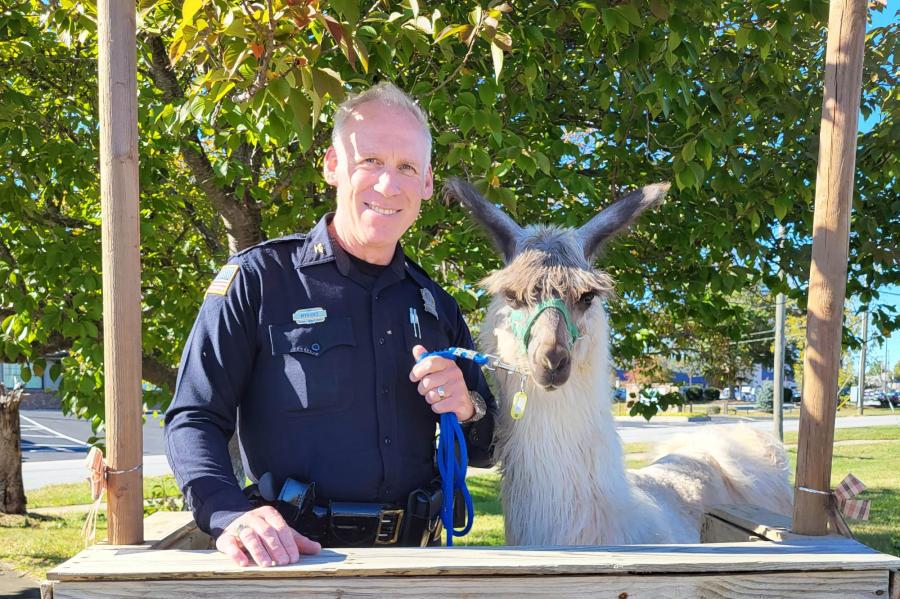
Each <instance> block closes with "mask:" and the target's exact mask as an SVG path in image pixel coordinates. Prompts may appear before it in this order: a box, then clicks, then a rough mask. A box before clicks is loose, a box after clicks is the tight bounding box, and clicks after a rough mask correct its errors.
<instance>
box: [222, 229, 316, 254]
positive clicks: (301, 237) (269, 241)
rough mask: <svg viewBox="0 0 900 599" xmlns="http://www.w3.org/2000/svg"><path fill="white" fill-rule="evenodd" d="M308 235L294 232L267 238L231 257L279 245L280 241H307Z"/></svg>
mask: <svg viewBox="0 0 900 599" xmlns="http://www.w3.org/2000/svg"><path fill="white" fill-rule="evenodd" d="M308 235H309V234H308V233H293V234H291V235H285V236H284V237H276V238H275V239H267V240H266V241H262V242H260V243H257V244H256V245H251V246H250V247H248V248H245V249H243V250H241V251H239V252H237V253H236V254H234V255H233V256H231V257H232V258H237V257H238V256H243V255H244V254H247V253H249V252H252V251H253V250H256V249H260V248H264V247H269V246H273V245H277V244H280V243H289V242H301V243H302V242H305V241H306V238H307V237H308Z"/></svg>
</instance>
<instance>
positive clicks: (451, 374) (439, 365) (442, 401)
mask: <svg viewBox="0 0 900 599" xmlns="http://www.w3.org/2000/svg"><path fill="white" fill-rule="evenodd" d="M412 351H413V357H414V358H415V359H416V360H418V359H419V356H421V355H422V354H424V353H426V352H427V350H426V349H425V348H424V347H422V346H421V345H417V346H415V347H414V348H413V350H412ZM409 380H411V381H412V382H414V383H415V382H418V383H419V393H420V394H421V395H422V396H423V397H424V398H425V401H427V402H428V404H429V405H430V406H431V409H432V410H433V411H434V412H435V413H436V414H444V413H446V412H453V413H454V414H456V417H457V418H459V421H460V422H465V421H466V420H468V419H469V418H471V417H472V416H474V415H475V406H474V405H472V399H471V398H470V397H469V389H468V388H467V387H466V381H465V379H464V378H463V373H462V370H460V369H459V366H457V365H456V362H454V361H453V360H448V359H447V358H441V357H439V356H431V357H428V358H425V359H424V360H422V361H421V362H417V363H416V365H415V366H413V369H412V371H411V372H410V373H409Z"/></svg>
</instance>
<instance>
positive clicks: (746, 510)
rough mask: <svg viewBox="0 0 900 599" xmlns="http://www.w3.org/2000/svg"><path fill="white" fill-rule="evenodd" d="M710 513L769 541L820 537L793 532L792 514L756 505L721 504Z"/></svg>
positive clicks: (833, 536)
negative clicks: (778, 512)
mask: <svg viewBox="0 0 900 599" xmlns="http://www.w3.org/2000/svg"><path fill="white" fill-rule="evenodd" d="M709 514H711V515H712V516H715V517H716V518H718V519H720V520H723V521H725V522H729V523H731V524H733V525H734V526H737V527H738V528H742V529H744V530H747V531H749V532H751V533H753V534H755V535H757V536H759V537H762V538H764V539H767V540H769V541H795V540H807V541H810V542H815V539H816V538H818V537H810V536H807V535H798V534H796V533H793V532H791V517H790V516H785V515H784V514H777V513H775V512H770V511H769V510H767V509H763V508H761V507H757V506H755V505H745V504H730V505H720V506H716V507H714V508H712V509H711V510H709ZM830 537H831V538H833V539H839V538H842V537H839V536H838V535H830Z"/></svg>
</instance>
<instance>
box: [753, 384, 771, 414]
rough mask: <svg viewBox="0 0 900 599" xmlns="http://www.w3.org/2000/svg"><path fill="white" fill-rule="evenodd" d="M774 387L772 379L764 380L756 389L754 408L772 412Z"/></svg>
mask: <svg viewBox="0 0 900 599" xmlns="http://www.w3.org/2000/svg"><path fill="white" fill-rule="evenodd" d="M774 388H775V386H774V385H773V384H772V381H766V382H764V383H763V384H762V385H760V386H759V388H758V389H757V390H756V408H757V409H758V410H761V411H763V412H769V413H770V414H771V413H772V404H773V400H772V398H773V397H774Z"/></svg>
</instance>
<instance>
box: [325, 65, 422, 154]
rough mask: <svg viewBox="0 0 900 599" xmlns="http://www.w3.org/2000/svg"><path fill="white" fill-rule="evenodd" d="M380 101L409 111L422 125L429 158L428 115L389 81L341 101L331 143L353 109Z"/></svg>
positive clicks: (339, 133)
mask: <svg viewBox="0 0 900 599" xmlns="http://www.w3.org/2000/svg"><path fill="white" fill-rule="evenodd" d="M369 102H380V103H382V104H384V105H386V106H396V107H398V108H403V109H405V110H406V111H407V112H409V113H410V114H411V115H412V116H413V117H414V118H415V119H416V120H417V121H418V122H419V124H420V125H422V130H423V131H424V132H425V137H426V138H427V140H428V160H429V161H430V160H431V128H430V127H429V125H428V117H427V116H425V111H424V110H422V108H421V107H420V106H419V104H418V103H417V102H416V101H415V100H414V99H413V98H412V97H411V96H410V95H409V94H407V93H406V92H404V91H403V90H402V89H400V88H399V87H397V86H396V85H394V84H393V83H391V82H390V81H382V82H381V83H378V84H376V85H373V86H372V87H370V88H369V89H367V90H365V91H363V92H360V93H358V94H352V95H350V96H348V97H347V99H346V100H344V101H343V102H341V103H340V104H339V105H338V107H337V110H335V112H334V129H333V130H332V132H331V143H335V142H336V141H337V139H338V138H339V137H340V135H341V131H342V130H343V128H344V123H345V122H346V121H347V118H348V117H349V116H350V115H351V114H353V111H354V110H356V109H357V108H358V107H360V106H362V105H363V104H368V103H369Z"/></svg>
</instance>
